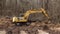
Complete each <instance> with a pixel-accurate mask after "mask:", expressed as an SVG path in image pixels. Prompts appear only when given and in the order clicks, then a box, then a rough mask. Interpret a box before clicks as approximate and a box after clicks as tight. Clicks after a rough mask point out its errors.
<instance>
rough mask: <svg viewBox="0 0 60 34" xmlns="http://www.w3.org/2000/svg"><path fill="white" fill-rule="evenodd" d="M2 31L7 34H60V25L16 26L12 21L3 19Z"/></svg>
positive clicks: (0, 25) (0, 27) (1, 23)
mask: <svg viewBox="0 0 60 34" xmlns="http://www.w3.org/2000/svg"><path fill="white" fill-rule="evenodd" d="M2 30H5V31H6V34H44V33H46V34H60V24H52V23H51V24H46V23H44V22H41V23H40V22H39V23H38V22H32V24H31V25H29V26H25V25H23V26H16V25H15V24H12V21H11V19H8V18H1V19H0V31H2ZM0 34H1V33H0Z"/></svg>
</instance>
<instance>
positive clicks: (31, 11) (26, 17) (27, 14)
mask: <svg viewBox="0 0 60 34" xmlns="http://www.w3.org/2000/svg"><path fill="white" fill-rule="evenodd" d="M32 13H42V14H44V15H45V16H46V17H47V18H48V19H49V16H48V14H47V13H46V10H44V9H43V8H41V9H40V10H29V11H27V12H26V13H25V14H24V16H23V17H24V18H25V19H28V16H29V15H30V14H32Z"/></svg>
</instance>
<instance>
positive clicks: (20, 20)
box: [12, 8, 49, 25]
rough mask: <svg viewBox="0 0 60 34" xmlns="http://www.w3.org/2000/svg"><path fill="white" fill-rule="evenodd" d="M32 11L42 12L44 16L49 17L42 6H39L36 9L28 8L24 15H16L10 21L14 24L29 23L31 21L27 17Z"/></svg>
mask: <svg viewBox="0 0 60 34" xmlns="http://www.w3.org/2000/svg"><path fill="white" fill-rule="evenodd" d="M33 13H42V14H43V15H44V16H46V17H47V18H48V19H49V16H48V14H47V13H46V10H45V9H43V8H41V9H39V10H36V9H34V10H28V11H26V13H24V15H23V16H22V17H16V16H14V17H13V19H12V21H13V23H15V24H16V25H21V23H22V24H24V23H27V25H29V24H30V22H31V21H29V20H28V17H29V15H30V14H33Z"/></svg>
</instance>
